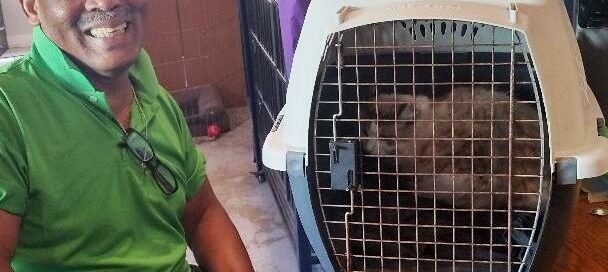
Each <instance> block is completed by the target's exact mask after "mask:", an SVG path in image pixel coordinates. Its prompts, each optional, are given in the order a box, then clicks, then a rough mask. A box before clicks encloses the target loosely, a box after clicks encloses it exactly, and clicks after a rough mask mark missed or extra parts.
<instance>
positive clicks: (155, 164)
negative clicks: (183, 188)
mask: <svg viewBox="0 0 608 272" xmlns="http://www.w3.org/2000/svg"><path fill="white" fill-rule="evenodd" d="M124 141H125V145H126V147H127V148H128V149H129V151H131V153H133V155H135V157H136V158H137V159H138V160H139V162H140V163H142V164H143V165H145V166H146V167H147V168H148V170H150V171H151V172H152V176H153V177H154V180H155V181H156V185H158V188H160V190H161V191H162V192H163V193H164V194H165V195H172V194H173V193H175V192H176V191H177V181H176V180H175V176H174V175H173V173H171V171H169V169H167V167H165V166H164V165H162V164H161V163H160V161H158V158H157V157H156V154H155V153H154V149H153V148H152V145H150V143H149V142H148V140H146V138H145V137H144V136H143V135H141V134H140V133H139V132H137V131H136V130H134V129H131V128H129V129H127V131H126V134H125V138H124Z"/></svg>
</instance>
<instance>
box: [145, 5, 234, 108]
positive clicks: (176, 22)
mask: <svg viewBox="0 0 608 272" xmlns="http://www.w3.org/2000/svg"><path fill="white" fill-rule="evenodd" d="M148 15H149V17H148V18H149V20H148V24H149V25H148V33H147V38H146V45H145V46H146V48H147V50H148V51H149V53H150V55H151V56H152V60H153V61H154V64H155V67H156V72H157V74H158V76H159V79H160V81H161V83H162V84H163V85H164V86H165V87H166V88H167V89H169V90H171V91H177V90H182V89H190V88H193V87H196V86H201V85H204V84H213V85H215V86H216V88H217V89H218V90H219V92H220V93H221V95H222V98H223V100H224V103H225V104H226V107H244V106H246V96H245V83H244V82H245V80H244V74H243V61H242V54H241V42H240V28H239V16H238V3H237V0H221V1H218V0H150V6H149V14H148Z"/></svg>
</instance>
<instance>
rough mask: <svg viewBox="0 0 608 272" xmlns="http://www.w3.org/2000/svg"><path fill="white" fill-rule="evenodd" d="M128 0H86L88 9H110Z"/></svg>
mask: <svg viewBox="0 0 608 272" xmlns="http://www.w3.org/2000/svg"><path fill="white" fill-rule="evenodd" d="M125 2H126V0H86V4H85V8H86V10H88V11H92V10H101V11H110V10H113V9H115V8H116V7H118V6H120V5H122V4H124V3H125Z"/></svg>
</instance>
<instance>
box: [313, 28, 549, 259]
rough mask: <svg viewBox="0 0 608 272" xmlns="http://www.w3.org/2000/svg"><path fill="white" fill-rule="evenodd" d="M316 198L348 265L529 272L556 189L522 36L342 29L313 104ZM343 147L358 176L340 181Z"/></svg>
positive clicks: (331, 241)
mask: <svg viewBox="0 0 608 272" xmlns="http://www.w3.org/2000/svg"><path fill="white" fill-rule="evenodd" d="M311 111H312V112H311V116H313V117H312V118H311V128H312V129H311V135H310V141H311V142H310V144H309V147H310V150H309V153H308V154H309V163H310V165H311V166H310V169H309V170H310V174H309V176H310V177H311V182H310V189H311V192H312V194H313V196H311V198H312V199H313V202H316V206H317V207H318V208H317V209H316V211H315V212H316V215H317V218H318V220H319V221H320V222H318V225H319V226H320V227H321V228H322V229H324V230H322V233H323V234H324V235H325V237H324V238H325V241H324V242H325V246H326V248H328V250H329V251H330V255H332V254H333V262H334V267H335V268H336V270H340V271H527V270H528V269H529V267H530V262H531V260H532V259H533V257H534V254H535V249H536V245H537V242H538V239H539V234H540V232H541V231H540V230H541V227H542V226H543V219H544V214H545V211H546V209H547V205H548V200H549V195H550V194H549V193H550V191H551V182H550V181H551V174H550V164H549V162H548V161H547V160H548V141H547V139H548V135H547V133H546V131H547V130H546V125H547V124H546V116H545V113H544V108H543V102H542V94H541V90H540V85H539V84H538V82H537V77H536V72H535V68H534V64H533V62H532V58H531V54H530V52H529V51H528V47H527V42H526V39H525V36H524V34H523V33H521V32H518V31H516V30H512V29H507V28H501V27H496V26H491V25H485V24H480V23H474V22H464V21H452V20H405V21H392V22H384V23H377V24H372V25H366V26H361V27H357V28H354V29H350V30H346V31H343V32H340V33H335V34H334V35H333V37H331V38H330V40H329V41H328V45H327V49H326V54H325V56H324V59H323V61H322V62H321V66H320V69H319V75H318V79H317V84H316V89H315V96H314V98H313V105H312V107H311ZM336 143H354V144H355V145H356V146H358V148H356V149H355V150H356V151H355V152H356V160H355V164H356V165H355V168H356V169H357V172H356V173H355V175H356V178H354V179H352V180H354V181H353V183H352V184H348V188H347V190H339V189H336V188H335V186H332V183H333V181H332V180H331V179H332V177H331V176H332V173H331V165H332V163H335V162H336V161H337V157H336V156H337V155H335V154H334V152H335V151H334V149H332V148H330V146H333V145H334V144H336Z"/></svg>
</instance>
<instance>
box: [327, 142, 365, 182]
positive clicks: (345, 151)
mask: <svg viewBox="0 0 608 272" xmlns="http://www.w3.org/2000/svg"><path fill="white" fill-rule="evenodd" d="M357 150H358V143H357V142H356V141H340V140H337V141H331V142H330V143H329V153H330V168H329V170H330V172H331V189H332V190H350V189H352V188H355V187H356V186H357V169H358V167H357V166H358V163H357Z"/></svg>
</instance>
